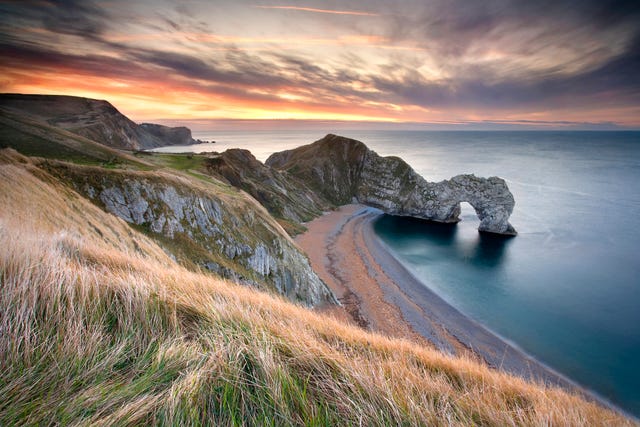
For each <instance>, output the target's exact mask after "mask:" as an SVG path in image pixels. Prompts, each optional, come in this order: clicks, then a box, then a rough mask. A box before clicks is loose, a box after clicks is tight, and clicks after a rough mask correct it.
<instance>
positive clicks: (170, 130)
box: [140, 123, 197, 145]
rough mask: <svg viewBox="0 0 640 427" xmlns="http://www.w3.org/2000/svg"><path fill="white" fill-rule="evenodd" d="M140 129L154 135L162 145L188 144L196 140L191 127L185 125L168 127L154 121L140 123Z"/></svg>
mask: <svg viewBox="0 0 640 427" xmlns="http://www.w3.org/2000/svg"><path fill="white" fill-rule="evenodd" d="M140 129H142V130H144V131H145V132H147V133H148V134H150V135H153V136H155V137H156V138H157V139H158V140H160V141H162V142H163V144H164V145H190V144H195V143H196V142H197V141H196V140H195V139H193V136H192V135H191V129H189V128H188V127H185V126H177V127H169V126H163V125H158V124H155V123H141V124H140Z"/></svg>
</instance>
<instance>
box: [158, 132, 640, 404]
mask: <svg viewBox="0 0 640 427" xmlns="http://www.w3.org/2000/svg"><path fill="white" fill-rule="evenodd" d="M340 134H341V135H344V136H349V137H352V138H356V139H359V140H361V141H363V142H365V143H366V144H367V145H368V146H369V147H371V148H372V149H374V150H376V151H377V152H378V153H379V154H381V155H396V156H400V157H402V158H403V159H405V160H406V161H407V162H408V163H409V164H411V166H413V168H414V169H415V170H416V171H418V172H419V173H420V174H422V175H423V176H424V177H425V178H427V179H428V180H431V181H437V180H442V179H446V178H450V177H451V176H454V175H457V174H460V173H475V174H476V175H479V176H491V175H498V176H500V177H502V178H504V179H505V180H506V181H507V183H508V185H509V188H510V189H511V191H512V193H513V194H514V197H515V200H516V207H515V210H514V213H513V215H512V217H511V223H512V224H513V225H514V227H515V228H516V229H517V230H518V232H519V235H518V236H517V237H515V238H513V239H496V238H490V237H488V236H482V235H480V234H479V233H478V232H477V230H476V228H477V226H478V219H477V218H476V216H475V213H474V211H473V209H472V208H471V207H470V206H468V205H466V204H463V213H462V222H461V223H459V224H457V225H455V226H445V225H439V224H430V223H426V222H423V221H416V220H411V219H406V218H394V217H390V216H384V217H382V218H381V219H380V220H379V221H378V222H377V223H376V224H375V230H376V233H377V234H378V236H379V237H380V238H381V239H382V240H383V241H384V242H385V243H386V244H387V246H388V247H389V248H390V249H391V251H392V253H393V254H394V255H395V256H396V257H397V258H398V259H399V260H400V261H401V262H402V263H403V264H404V265H405V266H406V267H407V268H408V269H409V270H410V271H411V272H413V273H414V274H415V275H416V277H418V278H419V279H420V280H421V281H422V282H423V283H424V284H425V286H428V287H429V288H431V289H432V290H433V291H435V292H436V293H438V294H439V295H440V296H442V297H443V298H444V299H445V300H446V301H448V302H449V303H450V304H452V305H453V306H455V307H456V308H458V309H459V310H460V311H462V312H463V313H465V314H467V315H468V316H470V317H471V318H474V319H476V320H478V321H479V322H481V323H482V324H484V325H486V326H487V327H489V328H490V329H492V330H493V331H495V332H497V333H498V334H500V335H501V336H503V337H505V338H507V339H508V340H510V341H511V342H513V343H515V344H516V345H517V346H519V347H520V348H522V349H523V350H525V351H526V352H527V353H529V354H531V355H533V356H534V357H536V358H538V359H539V360H541V361H542V362H544V363H545V364H547V365H549V366H551V367H552V368H554V369H556V370H557V371H559V372H561V373H563V374H565V375H566V376H568V377H569V378H571V379H573V380H575V381H576V382H578V383H580V384H582V385H584V386H586V387H587V388H590V389H592V390H594V391H596V392H597V393H598V394H600V395H602V396H604V397H605V398H607V399H609V400H611V401H612V402H614V403H616V404H617V405H619V406H620V407H622V408H624V409H626V410H628V411H629V412H631V413H633V414H635V415H636V416H640V132H488V131H484V132H470V131H465V132H425V131H415V132H410V131H406V132H405V131H376V132H373V131H371V132H365V131H357V132H355V131H354V132H349V131H341V132H340ZM322 136H323V135H322V134H319V133H317V132H302V131H295V132H293V131H292V132H284V131H277V132H221V133H202V134H200V135H196V137H199V138H202V139H214V140H216V141H218V143H216V144H213V145H210V146H207V145H203V146H196V148H194V149H195V150H198V151H212V150H216V151H222V150H224V149H226V148H230V147H240V148H247V149H249V150H251V151H252V152H253V153H254V154H255V155H256V157H257V158H258V159H260V160H265V159H266V157H267V156H268V155H269V154H271V153H272V152H275V151H280V150H283V149H288V148H293V147H296V146H298V145H301V144H307V143H310V142H312V141H315V140H317V139H319V138H321V137H322ZM165 150H167V151H169V150H171V148H169V149H165ZM184 150H185V148H184V147H179V148H177V149H176V151H184Z"/></svg>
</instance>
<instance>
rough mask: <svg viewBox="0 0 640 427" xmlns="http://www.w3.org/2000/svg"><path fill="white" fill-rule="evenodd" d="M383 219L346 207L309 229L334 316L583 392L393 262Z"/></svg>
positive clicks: (304, 244) (300, 239) (309, 246)
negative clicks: (378, 229) (376, 228)
mask: <svg viewBox="0 0 640 427" xmlns="http://www.w3.org/2000/svg"><path fill="white" fill-rule="evenodd" d="M379 215H381V213H380V211H378V210H376V209H372V208H369V207H366V206H363V205H355V204H353V205H346V206H343V207H341V208H340V209H338V210H336V211H333V212H328V213H326V214H325V215H323V216H321V217H319V218H317V219H315V220H314V221H312V222H310V223H308V224H306V226H307V227H308V231H307V232H305V233H304V234H302V235H299V236H297V237H296V239H295V240H296V242H297V243H298V245H300V247H301V248H302V249H303V250H304V251H305V252H306V253H307V254H308V255H309V258H310V260H311V264H312V266H313V268H314V269H315V270H316V272H317V273H318V274H319V276H320V277H321V278H322V280H324V281H325V283H327V285H328V286H329V287H330V288H331V290H332V291H333V292H334V293H335V295H336V296H337V297H338V300H339V301H340V302H341V304H342V307H335V308H325V309H324V310H325V311H328V312H329V313H331V314H332V315H334V316H336V317H338V318H340V319H342V320H344V321H349V322H353V323H355V324H358V325H359V326H361V327H363V328H366V329H369V330H371V331H375V332H379V333H382V334H385V335H388V336H391V337H399V338H405V339H410V340H413V341H416V342H419V343H422V344H425V345H428V346H432V347H435V348H437V349H439V350H441V351H444V352H446V353H449V354H455V355H465V356H468V357H473V358H476V359H481V360H483V361H484V362H486V363H487V364H488V365H489V366H491V367H494V368H496V369H500V370H503V371H506V372H509V373H512V374H515V375H518V376H521V377H523V378H526V379H533V380H537V381H542V382H544V383H547V384H550V385H559V386H562V387H564V388H567V389H572V390H576V391H577V390H579V388H578V387H577V386H576V385H575V384H573V383H572V382H570V381H569V380H568V379H566V378H564V377H562V376H560V375H559V374H557V373H555V372H553V371H552V370H551V369H549V368H547V367H546V366H544V365H542V364H541V363H539V362H538V361H536V360H535V359H533V358H531V357H529V356H528V355H526V354H525V353H523V352H522V351H520V350H518V349H517V348H515V347H514V346H513V345H510V344H509V343H508V342H506V341H505V340H503V339H501V338H500V337H498V336H497V335H495V334H494V333H492V332H491V331H489V330H487V329H486V328H484V327H483V326H482V325H480V324H478V323H477V322H474V321H473V320H471V319H469V318H468V317H466V316H465V315H464V314H462V313H461V312H459V311H458V310H456V309H455V308H453V307H452V306H450V305H449V304H448V303H446V302H445V301H444V300H443V299H442V298H440V297H439V296H438V295H436V294H435V293H433V292H432V291H431V290H430V289H429V288H427V287H426V286H424V285H423V284H422V283H421V282H419V281H418V280H417V279H416V278H415V277H414V276H413V275H412V274H411V273H410V272H409V271H408V270H407V269H406V268H405V267H404V266H403V265H401V264H400V263H399V262H398V261H397V260H396V259H395V258H394V257H393V256H391V255H390V254H389V252H388V250H387V249H386V247H385V246H384V244H383V243H382V242H381V241H380V240H379V239H377V237H376V236H375V234H374V232H373V229H372V223H373V221H374V220H375V219H376V218H377V217H378V216H379Z"/></svg>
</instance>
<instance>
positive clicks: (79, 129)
mask: <svg viewBox="0 0 640 427" xmlns="http://www.w3.org/2000/svg"><path fill="white" fill-rule="evenodd" d="M0 108H2V109H5V110H8V111H10V112H15V113H20V114H23V115H25V116H28V117H29V118H31V119H33V120H37V121H40V122H43V123H46V124H48V125H52V126H56V127H59V128H62V129H65V130H67V131H70V132H73V133H75V134H77V135H80V136H83V137H85V138H88V139H91V140H93V141H96V142H99V143H101V144H104V145H106V146H109V147H112V148H120V149H126V150H140V149H146V148H154V147H161V146H164V145H175V144H194V143H195V142H196V141H195V140H193V138H191V131H189V129H187V128H170V127H166V126H161V125H152V126H148V125H145V126H141V125H137V124H136V123H134V122H133V121H131V120H130V119H128V118H127V117H126V116H124V115H123V114H122V113H120V112H119V111H118V110H117V109H116V108H115V107H114V106H113V105H111V104H110V103H108V102H107V101H102V100H97V99H89V98H80V97H75V96H60V95H20V94H2V95H0Z"/></svg>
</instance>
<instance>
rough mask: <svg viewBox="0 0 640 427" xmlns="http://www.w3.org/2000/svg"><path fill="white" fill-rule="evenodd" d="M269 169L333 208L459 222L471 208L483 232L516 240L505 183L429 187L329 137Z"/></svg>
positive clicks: (392, 160) (467, 179) (457, 180)
mask: <svg viewBox="0 0 640 427" xmlns="http://www.w3.org/2000/svg"><path fill="white" fill-rule="evenodd" d="M266 165H267V166H270V167H272V168H275V169H278V170H280V171H284V172H287V173H289V174H291V175H294V176H295V177H297V178H299V179H301V180H303V182H304V183H305V184H306V185H307V186H308V187H309V188H311V189H313V190H314V191H315V192H317V193H319V194H320V195H322V196H323V197H324V198H325V199H327V200H328V201H330V202H331V203H333V204H336V205H341V204H346V203H350V202H353V201H357V202H359V203H362V204H365V205H368V206H372V207H375V208H378V209H380V210H382V211H383V212H385V213H388V214H392V215H401V216H411V217H416V218H423V219H428V220H431V221H438V222H458V221H459V215H460V203H461V202H468V203H469V204H470V205H471V206H473V208H474V209H475V211H476V214H477V215H478V218H479V219H480V226H479V227H478V230H479V231H481V232H488V233H496V234H504V235H515V234H517V233H516V230H515V229H514V228H513V226H512V225H511V224H510V223H509V216H510V215H511V213H512V212H513V207H514V205H515V200H514V198H513V195H512V194H511V192H510V191H509V188H508V187H507V184H506V182H505V181H504V180H503V179H502V178H498V177H495V176H494V177H490V178H482V177H477V176H475V175H458V176H455V177H453V178H451V179H449V180H445V181H440V182H428V181H427V180H425V179H424V178H423V177H422V176H420V175H418V174H417V173H416V172H415V171H414V170H413V169H412V168H411V167H410V166H409V165H408V164H407V163H406V162H405V161H403V160H402V159H400V158H398V157H381V156H379V155H378V154H377V153H375V152H374V151H372V150H370V149H368V148H367V147H366V146H365V145H364V144H363V143H362V142H359V141H356V140H353V139H349V138H344V137H340V136H336V135H331V134H329V135H327V136H325V137H324V138H322V139H320V140H319V141H316V142H314V143H313V144H310V145H306V146H303V147H299V148H296V149H293V150H287V151H282V152H280V153H275V154H273V155H271V156H270V157H269V158H268V159H267V161H266Z"/></svg>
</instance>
